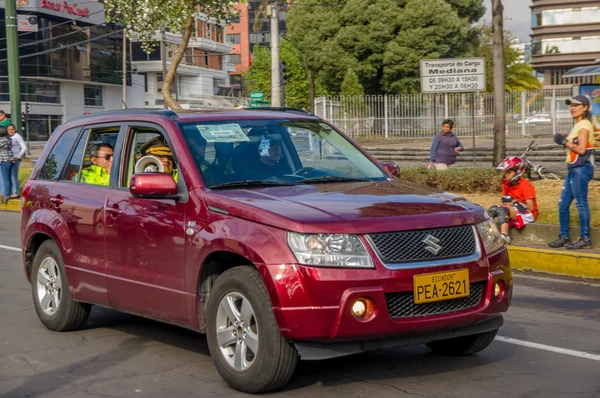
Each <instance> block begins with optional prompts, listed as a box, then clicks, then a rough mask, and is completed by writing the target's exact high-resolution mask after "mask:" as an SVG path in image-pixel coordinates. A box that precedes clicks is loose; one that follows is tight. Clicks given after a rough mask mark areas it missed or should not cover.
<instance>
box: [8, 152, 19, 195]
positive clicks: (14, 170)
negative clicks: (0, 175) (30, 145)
mask: <svg viewBox="0 0 600 398" xmlns="http://www.w3.org/2000/svg"><path fill="white" fill-rule="evenodd" d="M20 165H21V161H20V160H17V161H16V162H15V163H11V164H10V193H11V195H18V194H19V190H20V189H21V187H20V186H19V166H20Z"/></svg>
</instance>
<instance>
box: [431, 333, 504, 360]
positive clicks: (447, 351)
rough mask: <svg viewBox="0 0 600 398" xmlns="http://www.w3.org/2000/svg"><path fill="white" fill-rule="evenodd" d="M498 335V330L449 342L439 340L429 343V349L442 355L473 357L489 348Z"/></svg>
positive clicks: (448, 340)
mask: <svg viewBox="0 0 600 398" xmlns="http://www.w3.org/2000/svg"><path fill="white" fill-rule="evenodd" d="M496 334H498V329H496V330H492V331H490V332H484V333H478V334H472V335H469V336H462V337H455V338H452V339H447V340H437V341H432V342H431V343H427V344H426V345H427V347H428V348H429V349H430V350H431V351H433V352H435V353H436V354H441V355H451V356H457V357H459V356H466V355H473V354H476V353H478V352H479V351H483V350H484V349H486V348H487V346H489V345H490V344H492V341H494V337H496Z"/></svg>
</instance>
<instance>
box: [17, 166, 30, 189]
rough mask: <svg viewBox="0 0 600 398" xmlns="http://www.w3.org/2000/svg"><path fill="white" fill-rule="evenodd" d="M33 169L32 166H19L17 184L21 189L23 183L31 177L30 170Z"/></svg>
mask: <svg viewBox="0 0 600 398" xmlns="http://www.w3.org/2000/svg"><path fill="white" fill-rule="evenodd" d="M32 171H33V167H19V185H20V186H21V189H23V185H24V184H25V183H26V182H27V180H29V177H31V172H32Z"/></svg>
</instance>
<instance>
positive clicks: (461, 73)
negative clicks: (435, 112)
mask: <svg viewBox="0 0 600 398" xmlns="http://www.w3.org/2000/svg"><path fill="white" fill-rule="evenodd" d="M470 91H485V59H484V58H453V59H432V60H428V59H424V60H421V92H422V93H458V92H470Z"/></svg>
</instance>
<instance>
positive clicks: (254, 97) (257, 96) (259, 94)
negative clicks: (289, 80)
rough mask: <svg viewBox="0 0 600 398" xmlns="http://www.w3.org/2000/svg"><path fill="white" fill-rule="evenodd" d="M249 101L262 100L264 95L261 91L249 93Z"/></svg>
mask: <svg viewBox="0 0 600 398" xmlns="http://www.w3.org/2000/svg"><path fill="white" fill-rule="evenodd" d="M250 99H252V100H253V101H256V100H264V99H265V93H263V92H262V91H253V92H251V93H250Z"/></svg>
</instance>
